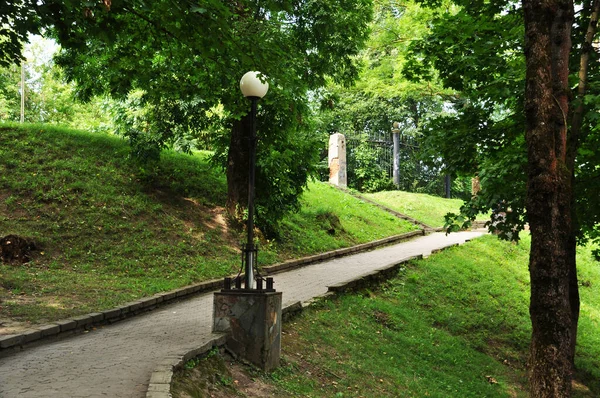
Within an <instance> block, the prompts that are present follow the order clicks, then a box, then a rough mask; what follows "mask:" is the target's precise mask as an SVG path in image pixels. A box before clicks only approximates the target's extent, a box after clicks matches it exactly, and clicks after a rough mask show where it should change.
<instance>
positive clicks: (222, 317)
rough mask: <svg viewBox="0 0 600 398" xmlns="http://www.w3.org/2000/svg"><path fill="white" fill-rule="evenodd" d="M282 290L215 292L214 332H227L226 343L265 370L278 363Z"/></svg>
mask: <svg viewBox="0 0 600 398" xmlns="http://www.w3.org/2000/svg"><path fill="white" fill-rule="evenodd" d="M281 298H282V294H281V292H264V291H257V290H249V291H246V290H230V291H222V292H218V293H215V295H214V305H213V332H225V333H228V336H227V342H226V346H227V348H228V349H229V350H230V351H231V352H232V353H234V354H235V355H237V356H239V357H241V358H243V359H245V360H247V361H249V362H251V363H253V364H254V365H256V366H258V367H259V368H261V369H262V370H264V371H271V370H273V369H275V368H276V367H277V366H279V358H280V355H281Z"/></svg>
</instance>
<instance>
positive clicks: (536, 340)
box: [523, 0, 575, 398]
mask: <svg viewBox="0 0 600 398" xmlns="http://www.w3.org/2000/svg"><path fill="white" fill-rule="evenodd" d="M523 9H524V15H525V56H526V65H527V72H526V92H525V113H526V120H527V132H526V139H527V150H528V185H527V214H528V219H529V224H530V228H531V254H530V259H529V272H530V276H531V303H530V315H531V323H532V341H531V352H530V360H529V369H530V386H531V396H532V397H534V398H537V397H544V398H545V397H556V398H558V397H560V398H565V397H569V396H570V395H571V378H572V369H573V368H572V356H571V355H572V352H573V350H574V347H573V342H574V341H575V340H574V338H573V336H572V334H573V318H572V312H573V308H572V306H571V283H572V282H571V274H572V272H573V269H572V268H573V267H574V259H573V253H574V252H573V249H574V247H573V240H572V238H573V225H572V193H573V192H572V188H573V187H572V179H571V177H572V170H571V169H569V167H568V164H567V163H568V159H567V118H568V114H569V97H568V94H569V86H568V76H569V53H570V51H571V26H572V23H573V4H572V1H569V0H546V1H534V0H523Z"/></svg>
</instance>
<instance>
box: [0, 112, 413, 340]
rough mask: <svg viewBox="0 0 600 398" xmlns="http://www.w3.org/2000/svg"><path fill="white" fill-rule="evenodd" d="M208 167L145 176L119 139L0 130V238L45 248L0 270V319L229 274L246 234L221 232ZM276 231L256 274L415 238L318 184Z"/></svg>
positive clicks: (218, 174) (178, 165)
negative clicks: (388, 239)
mask: <svg viewBox="0 0 600 398" xmlns="http://www.w3.org/2000/svg"><path fill="white" fill-rule="evenodd" d="M209 156H210V154H209V153H204V152H200V153H195V154H194V155H193V156H191V155H185V154H181V153H175V152H168V151H167V152H165V153H163V155H162V159H161V161H160V163H159V164H158V165H155V166H152V167H146V168H145V169H141V168H140V166H139V165H137V164H136V163H135V162H132V161H131V160H130V159H129V148H128V145H127V143H126V142H125V141H124V140H122V139H120V138H118V137H115V136H108V135H103V134H90V133H85V132H81V131H75V130H66V129H62V128H56V127H51V126H46V125H16V124H12V125H11V124H4V125H0V237H2V236H6V235H9V234H17V235H21V236H25V237H28V238H31V239H33V240H34V241H35V242H36V243H37V245H38V246H39V247H40V250H39V251H38V252H37V253H36V255H35V256H34V258H33V261H31V262H30V263H28V264H25V265H6V264H0V301H1V305H0V318H11V319H14V320H17V321H23V322H31V323H43V322H48V321H53V320H57V319H61V318H66V317H70V316H74V315H79V314H83V313H87V312H92V311H99V310H103V309H106V308H111V307H114V306H117V305H120V304H123V303H124V302H127V301H131V300H134V299H137V298H140V297H145V296H149V295H152V294H155V293H157V292H161V291H165V290H170V289H174V288H177V287H181V286H184V285H188V284H191V283H195V282H199V281H203V280H208V279H213V278H219V277H222V276H225V275H230V274H232V273H236V272H237V271H238V269H239V267H240V257H239V247H240V242H241V241H242V240H243V235H242V234H241V233H240V232H239V231H233V230H231V229H230V228H228V226H227V223H226V222H225V217H224V209H223V206H224V204H225V201H226V189H227V188H226V179H225V176H224V173H223V172H222V170H219V169H215V168H212V167H211V166H210V163H209ZM282 226H283V230H284V233H283V234H282V239H281V240H280V241H277V242H267V241H264V240H263V242H261V251H260V254H259V262H260V264H262V265H267V264H272V263H275V262H280V261H283V260H286V259H289V258H291V257H299V256H304V255H309V254H314V253H318V252H321V251H328V250H333V249H336V248H339V247H343V246H350V245H354V244H357V243H364V242H367V241H370V240H373V239H378V238H382V237H385V236H390V235H396V234H400V233H403V232H406V231H409V230H411V229H413V228H414V227H413V226H411V225H410V224H408V223H406V222H404V221H402V220H397V219H394V218H392V217H390V216H389V215H387V214H386V213H385V212H383V211H381V210H378V209H374V208H373V207H372V206H368V205H365V204H363V203H362V202H360V201H359V200H357V199H355V198H352V197H350V196H348V195H344V194H342V193H340V192H338V191H336V190H333V189H331V188H329V187H328V186H326V185H324V184H321V183H311V184H310V190H309V191H308V192H307V193H306V195H305V197H304V198H303V207H302V210H301V211H300V212H299V213H298V214H293V215H291V216H290V217H289V218H287V219H285V220H283V222H282ZM0 333H1V330H0Z"/></svg>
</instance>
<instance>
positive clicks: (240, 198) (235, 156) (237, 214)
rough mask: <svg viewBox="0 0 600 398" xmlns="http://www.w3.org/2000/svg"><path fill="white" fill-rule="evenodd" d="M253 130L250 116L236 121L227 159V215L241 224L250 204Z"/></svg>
mask: <svg viewBox="0 0 600 398" xmlns="http://www.w3.org/2000/svg"><path fill="white" fill-rule="evenodd" d="M251 129H252V117H251V115H250V114H247V115H246V116H244V117H243V118H242V119H241V120H239V121H238V120H236V121H235V122H234V123H233V128H232V129H231V144H230V145H229V154H228V157H227V213H228V214H229V216H230V217H231V218H232V219H233V220H236V221H238V222H239V223H240V225H241V223H242V220H243V218H244V217H243V213H244V209H245V208H246V207H247V203H248V163H249V140H250V132H251Z"/></svg>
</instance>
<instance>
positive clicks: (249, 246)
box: [244, 97, 259, 289]
mask: <svg viewBox="0 0 600 398" xmlns="http://www.w3.org/2000/svg"><path fill="white" fill-rule="evenodd" d="M249 99H250V101H251V103H252V113H251V118H252V132H251V135H250V142H249V149H250V154H249V158H250V162H249V168H250V170H249V173H250V174H249V176H248V242H247V243H246V269H245V270H244V271H245V277H246V278H245V282H246V283H245V287H246V289H253V288H254V260H255V252H256V251H255V250H254V181H255V178H256V172H255V168H256V106H257V103H258V100H259V98H258V97H249Z"/></svg>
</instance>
